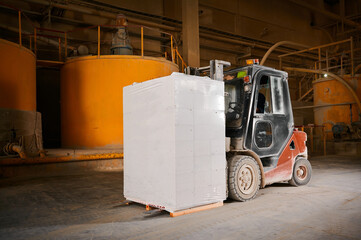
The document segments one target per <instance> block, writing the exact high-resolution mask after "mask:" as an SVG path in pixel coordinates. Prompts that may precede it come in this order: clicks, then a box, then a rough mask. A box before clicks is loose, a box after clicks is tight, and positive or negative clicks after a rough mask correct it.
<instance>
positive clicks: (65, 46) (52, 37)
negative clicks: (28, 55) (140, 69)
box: [0, 3, 187, 72]
mask: <svg viewBox="0 0 361 240" xmlns="http://www.w3.org/2000/svg"><path fill="white" fill-rule="evenodd" d="M0 5H2V6H5V7H7V8H9V9H12V10H14V11H17V12H18V32H19V39H18V41H16V42H18V43H19V46H20V47H22V46H23V43H24V38H23V36H27V37H28V41H29V49H30V50H31V51H33V52H34V54H35V56H36V57H37V61H38V62H57V63H60V64H61V63H63V62H64V61H66V59H67V58H68V57H69V52H68V50H69V49H70V50H73V49H75V48H74V47H72V46H71V45H70V44H69V42H71V41H73V40H74V39H71V38H69V35H70V34H72V33H74V32H77V31H82V30H84V29H94V28H95V29H96V31H97V40H96V42H95V44H96V46H97V52H96V55H97V56H98V57H100V56H101V44H102V42H103V43H104V42H106V41H107V40H101V35H102V30H103V29H109V28H117V27H119V25H94V26H89V27H85V28H76V29H73V30H69V31H59V30H56V29H49V28H41V27H36V26H35V24H34V23H33V22H32V21H31V20H30V19H29V18H28V17H27V16H26V15H25V14H24V13H23V12H22V11H21V10H20V9H18V8H15V7H13V6H10V5H7V4H4V3H0ZM22 16H25V18H26V19H27V20H28V21H29V22H30V23H31V25H32V26H33V32H32V33H24V32H23V31H22V24H21V23H22ZM128 28H133V29H134V28H137V29H138V30H140V56H142V57H144V56H145V52H146V51H147V50H146V49H145V48H144V45H145V38H146V37H145V34H144V30H145V29H147V30H148V31H153V32H156V33H158V34H161V35H162V36H166V37H167V38H168V40H169V42H170V44H169V45H163V44H162V43H161V42H160V44H159V47H160V48H162V49H163V50H164V52H162V53H161V52H157V53H158V54H159V53H160V54H159V55H160V57H164V58H165V59H167V60H170V61H171V62H173V63H175V64H177V65H178V67H179V70H180V71H181V72H184V68H186V67H187V64H186V62H185V61H184V59H183V58H182V56H181V54H180V53H179V50H178V44H177V41H176V40H175V38H174V36H173V35H172V34H171V33H168V32H164V31H161V30H159V29H156V28H151V27H147V26H139V25H129V26H128ZM38 41H42V42H47V43H48V44H50V45H53V46H56V47H57V49H56V50H54V49H52V50H50V49H47V50H46V51H49V52H54V51H56V52H57V58H56V61H52V60H54V58H53V59H52V60H50V59H39V50H40V49H39V43H38ZM81 41H83V42H84V40H78V39H75V40H74V42H81ZM110 41H111V40H110ZM87 42H88V43H90V44H92V43H94V42H91V41H88V40H87ZM167 49H168V50H169V53H168V50H167ZM135 55H136V54H135Z"/></svg>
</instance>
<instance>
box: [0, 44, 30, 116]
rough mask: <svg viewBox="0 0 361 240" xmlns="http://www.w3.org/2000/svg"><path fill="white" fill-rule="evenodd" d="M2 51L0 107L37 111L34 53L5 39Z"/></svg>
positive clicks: (1, 45) (0, 59) (0, 61)
mask: <svg viewBox="0 0 361 240" xmlns="http://www.w3.org/2000/svg"><path fill="white" fill-rule="evenodd" d="M0 53H1V54H0V108H9V109H17V110H26V111H36V58H35V55H34V53H33V52H31V51H30V50H29V49H27V48H25V47H20V46H19V44H16V43H12V42H9V41H6V40H3V39H0Z"/></svg>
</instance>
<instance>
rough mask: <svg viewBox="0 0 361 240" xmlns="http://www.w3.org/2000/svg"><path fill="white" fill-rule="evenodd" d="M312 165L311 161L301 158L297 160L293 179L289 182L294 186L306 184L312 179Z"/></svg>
mask: <svg viewBox="0 0 361 240" xmlns="http://www.w3.org/2000/svg"><path fill="white" fill-rule="evenodd" d="M311 174H312V167H311V164H310V162H309V161H308V160H307V159H305V158H301V159H299V160H297V161H296V162H295V166H294V167H293V174H292V179H291V180H290V181H289V183H290V184H291V185H293V186H302V185H306V184H307V183H308V182H309V181H310V180H311Z"/></svg>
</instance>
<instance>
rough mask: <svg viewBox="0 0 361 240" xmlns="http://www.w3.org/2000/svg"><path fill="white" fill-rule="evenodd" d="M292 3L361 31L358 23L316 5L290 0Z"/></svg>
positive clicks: (300, 0)
mask: <svg viewBox="0 0 361 240" xmlns="http://www.w3.org/2000/svg"><path fill="white" fill-rule="evenodd" d="M289 1H291V2H293V3H294V4H297V5H299V6H302V7H305V8H308V9H310V10H312V11H315V12H318V13H321V14H323V15H325V16H327V17H329V18H333V19H335V20H338V21H341V22H343V23H345V24H347V25H349V26H352V27H355V28H357V29H358V30H361V25H360V24H358V23H357V22H354V21H352V20H349V19H347V18H345V17H341V16H339V15H338V14H335V13H332V12H329V11H326V10H323V9H320V8H319V7H318V6H315V5H312V4H309V3H306V2H305V1H303V0H289Z"/></svg>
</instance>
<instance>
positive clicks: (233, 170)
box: [228, 155, 261, 202]
mask: <svg viewBox="0 0 361 240" xmlns="http://www.w3.org/2000/svg"><path fill="white" fill-rule="evenodd" d="M228 171H229V172H228V188H229V197H230V198H232V199H233V200H236V201H241V202H244V201H248V200H251V199H253V198H255V197H256V195H257V192H258V190H259V187H260V185H261V171H260V168H259V166H258V163H257V162H256V160H255V159H254V158H252V157H250V156H244V155H236V156H233V157H232V158H231V159H230V160H229V161H228Z"/></svg>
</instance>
